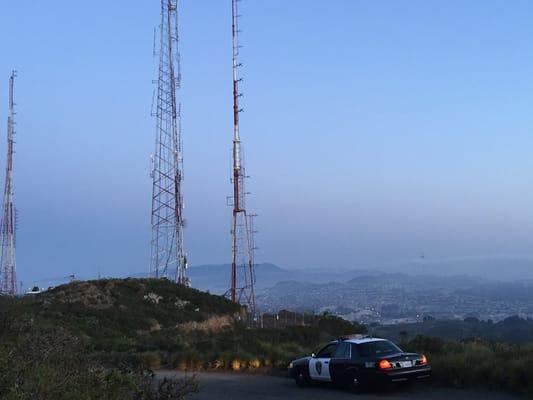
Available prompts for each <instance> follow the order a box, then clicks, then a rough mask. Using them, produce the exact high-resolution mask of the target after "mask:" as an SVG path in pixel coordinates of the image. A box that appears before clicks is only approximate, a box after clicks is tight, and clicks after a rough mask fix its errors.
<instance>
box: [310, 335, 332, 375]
mask: <svg viewBox="0 0 533 400" xmlns="http://www.w3.org/2000/svg"><path fill="white" fill-rule="evenodd" d="M336 348H337V343H330V344H328V345H327V346H325V347H324V348H322V350H320V351H319V352H318V353H317V354H316V356H314V357H313V358H311V360H309V376H310V377H311V379H314V380H316V381H328V382H329V381H331V375H330V372H329V362H330V360H331V355H332V354H333V352H334V351H335V349H336Z"/></svg>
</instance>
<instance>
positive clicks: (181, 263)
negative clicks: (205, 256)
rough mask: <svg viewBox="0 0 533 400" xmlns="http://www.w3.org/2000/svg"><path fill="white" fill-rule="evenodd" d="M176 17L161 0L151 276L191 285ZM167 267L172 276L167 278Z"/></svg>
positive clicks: (173, 1)
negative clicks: (185, 235)
mask: <svg viewBox="0 0 533 400" xmlns="http://www.w3.org/2000/svg"><path fill="white" fill-rule="evenodd" d="M178 21H179V19H178V0H161V25H160V26H159V34H160V42H159V68H158V79H157V101H156V110H155V117H156V144H155V153H154V156H153V165H152V173H151V176H152V179H153V188H152V246H151V262H150V275H151V276H152V277H155V278H159V277H167V278H171V279H174V280H175V281H176V282H178V283H179V284H182V285H186V286H190V280H189V278H188V277H187V275H186V269H187V255H186V253H185V248H184V245H183V227H184V219H183V196H182V192H181V186H182V181H183V156H182V144H181V104H178V102H177V100H176V91H177V89H179V88H180V86H181V71H180V54H179V50H178V44H179V23H178ZM172 269H175V270H176V274H175V276H173V277H169V273H170V271H171V270H172Z"/></svg>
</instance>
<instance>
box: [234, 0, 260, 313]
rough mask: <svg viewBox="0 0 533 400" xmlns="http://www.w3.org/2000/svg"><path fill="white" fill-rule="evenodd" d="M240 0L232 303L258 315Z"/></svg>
mask: <svg viewBox="0 0 533 400" xmlns="http://www.w3.org/2000/svg"><path fill="white" fill-rule="evenodd" d="M237 2H238V0H232V2H231V3H232V12H231V14H232V38H233V176H232V183H233V216H232V226H231V239H232V246H231V254H232V259H231V278H230V290H229V295H230V298H231V300H232V301H234V302H239V303H241V304H243V305H245V306H247V308H248V311H249V312H250V313H251V314H255V293H254V287H255V268H254V267H255V266H254V250H255V245H254V237H253V235H254V233H255V231H254V228H253V219H254V217H255V215H251V214H248V213H247V211H246V203H245V196H246V192H245V191H244V179H245V178H246V174H245V169H244V161H243V156H242V149H241V139H240V135H239V114H240V113H241V112H242V110H241V109H240V107H239V98H240V97H242V94H241V93H240V91H239V83H240V82H241V81H242V79H241V78H240V77H239V69H240V67H241V66H242V64H240V63H239V50H240V46H239V14H238V6H237Z"/></svg>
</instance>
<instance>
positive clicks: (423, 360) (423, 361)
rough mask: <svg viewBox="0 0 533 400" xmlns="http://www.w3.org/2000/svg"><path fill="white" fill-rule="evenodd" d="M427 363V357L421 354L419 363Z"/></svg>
mask: <svg viewBox="0 0 533 400" xmlns="http://www.w3.org/2000/svg"><path fill="white" fill-rule="evenodd" d="M427 363H428V359H427V357H426V356H425V355H424V354H422V359H421V360H420V364H422V365H426V364H427Z"/></svg>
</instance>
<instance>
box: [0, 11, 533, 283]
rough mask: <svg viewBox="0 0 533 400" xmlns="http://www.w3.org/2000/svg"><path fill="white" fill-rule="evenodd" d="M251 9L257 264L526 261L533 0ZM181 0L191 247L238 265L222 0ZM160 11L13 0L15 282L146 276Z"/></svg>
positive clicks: (532, 218) (247, 44)
mask: <svg viewBox="0 0 533 400" xmlns="http://www.w3.org/2000/svg"><path fill="white" fill-rule="evenodd" d="M240 4H241V14H242V15H243V19H242V21H241V24H242V30H243V33H242V37H241V42H242V44H243V45H244V48H243V50H242V62H243V63H244V66H245V68H244V70H243V72H244V78H245V81H244V84H243V91H244V95H245V97H244V99H243V106H244V108H245V113H244V114H243V115H242V137H243V140H244V144H245V151H246V163H247V169H248V174H249V175H251V177H252V179H251V180H250V181H249V182H248V189H249V190H250V191H251V192H252V196H251V197H250V199H249V202H248V204H249V206H250V207H251V208H253V209H254V211H256V212H257V213H258V214H259V218H258V220H257V226H258V229H259V231H260V234H259V236H258V243H259V246H260V247H261V249H260V251H259V252H258V254H257V258H258V260H259V261H270V262H274V263H277V264H279V265H281V266H285V267H289V268H304V267H346V268H347V267H372V266H375V265H380V264H384V263H394V262H401V261H405V260H409V259H414V258H416V257H418V255H419V254H420V253H421V252H425V254H426V256H427V257H435V258H439V257H475V256H492V255H494V256H496V255H499V256H501V255H506V254H513V255H523V256H533V156H532V154H533V44H532V43H533V24H531V21H532V20H533V3H531V2H530V1H518V0H515V1H512V2H509V1H495V0H493V1H485V0H479V1H474V0H470V1H462V0H461V1H459V0H458V1H450V0H442V1H425V0H420V1H415V0H409V1H399V0H390V1H366V0H365V1H357V0H330V1H327V2H326V1H318V0H307V1H304V0H245V1H243V2H241V3H240ZM181 9H182V12H181V22H182V46H181V53H182V61H183V65H182V70H183V90H182V91H181V92H180V98H181V101H182V107H183V139H184V151H185V179H186V181H185V188H184V191H185V206H186V209H185V212H186V218H187V229H186V237H185V240H186V246H187V248H188V251H189V259H190V262H191V264H193V265H194V264H204V263H224V262H228V260H229V255H230V247H229V222H230V211H231V210H230V209H229V208H228V207H227V206H226V196H227V195H228V194H230V191H231V187H230V182H229V175H230V166H231V163H230V156H231V154H230V149H231V135H232V132H231V107H232V104H231V36H230V33H231V32H230V20H231V16H230V12H231V7H230V1H229V0H182V1H181ZM158 13H159V1H158V0H150V1H149V0H128V1H126V0H114V1H110V0H91V1H66V0H50V1H37V0H26V1H20V0H1V2H0V38H2V39H1V40H0V118H1V120H2V121H5V119H6V116H7V82H8V77H9V73H10V70H11V69H12V68H16V69H18V71H19V78H18V80H17V87H16V101H17V103H18V107H17V111H18V115H17V122H18V125H17V130H18V132H17V143H16V151H17V154H16V158H15V190H16V193H15V200H16V204H17V207H18V209H19V213H20V223H19V231H18V249H17V250H18V252H17V258H18V271H19V277H20V278H21V279H22V280H25V281H30V280H32V279H44V278H46V279H48V278H52V277H61V276H64V275H67V274H70V273H76V274H78V275H80V276H81V277H94V276H96V274H97V273H98V271H100V272H101V273H102V274H103V275H120V274H126V273H129V272H143V271H146V270H147V268H148V262H149V241H150V197H151V182H150V178H149V166H150V154H151V153H152V152H153V147H154V125H155V124H154V122H155V121H154V120H153V119H152V118H151V117H150V106H151V100H152V91H153V85H152V80H153V79H154V77H155V73H154V72H155V70H154V66H155V61H154V59H153V57H152V47H153V29H154V26H155V25H157V23H158V19H159V14H158ZM0 129H1V130H0V133H1V138H3V137H5V122H2V124H1V125H0ZM4 142H5V140H4V139H1V141H0V145H1V146H0V157H1V159H0V162H1V163H2V164H1V166H2V167H3V165H4V158H5V157H4V152H5V144H4ZM1 179H3V174H2V178H1Z"/></svg>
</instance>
